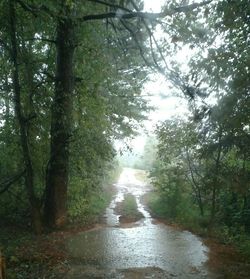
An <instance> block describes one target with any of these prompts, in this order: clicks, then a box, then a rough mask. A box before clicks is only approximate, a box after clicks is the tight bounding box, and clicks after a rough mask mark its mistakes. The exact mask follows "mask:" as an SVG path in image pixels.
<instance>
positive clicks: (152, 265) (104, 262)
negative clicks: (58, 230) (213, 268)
mask: <svg viewBox="0 0 250 279" xmlns="http://www.w3.org/2000/svg"><path fill="white" fill-rule="evenodd" d="M136 174H137V171H136V170H133V169H127V168H126V169H124V171H123V173H122V174H121V177H120V179H119V181H118V183H117V184H116V188H117V193H116V195H115V196H114V198H113V200H112V201H111V204H110V206H109V207H108V208H107V210H106V214H105V218H106V223H107V224H106V226H103V227H98V228H96V229H92V230H89V231H87V232H83V233H79V234H78V235H76V236H74V237H73V238H71V239H70V240H69V241H68V243H67V248H68V251H69V253H70V255H71V258H72V259H74V260H73V262H72V269H71V270H70V271H69V273H68V274H67V276H66V277H65V278H73V279H74V278H131V279H133V278H138V279H139V278H166V279H167V278H180V279H188V278H194V279H196V278H197V279H202V278H207V279H214V278H216V276H215V275H213V274H212V273H210V272H209V271H208V269H207V267H206V265H205V262H206V261H207V252H208V248H207V247H206V246H205V245H204V244H203V243H202V242H201V240H200V239H199V238H198V237H196V236H195V235H193V234H192V233H190V232H187V231H179V230H176V229H174V228H172V227H170V226H166V225H164V224H161V223H158V222H155V220H154V219H152V218H151V216H150V213H149V212H148V211H147V210H146V209H145V208H144V206H143V205H142V204H141V201H140V200H141V197H142V196H143V195H144V194H145V193H146V192H147V191H149V190H150V188H149V186H147V185H146V184H145V183H143V182H141V181H140V180H138V179H137V178H136ZM128 193H130V194H132V195H134V196H135V198H136V201H137V206H138V210H139V211H140V212H141V213H142V214H143V216H144V218H143V219H141V220H140V221H138V222H136V223H134V224H133V226H132V227H131V226H130V227H127V228H126V227H121V226H120V223H119V215H116V213H115V210H114V209H115V207H116V204H117V203H119V202H121V201H122V200H123V199H124V195H126V194H128Z"/></svg>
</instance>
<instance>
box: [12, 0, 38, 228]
mask: <svg viewBox="0 0 250 279" xmlns="http://www.w3.org/2000/svg"><path fill="white" fill-rule="evenodd" d="M9 15H10V37H11V60H12V63H13V66H14V67H13V72H12V75H13V77H12V78H13V91H14V107H15V115H16V118H17V121H18V124H19V130H20V131H19V132H20V142H21V147H22V153H23V159H24V163H25V170H26V174H25V186H26V190H27V193H28V199H29V203H30V207H31V218H32V225H33V229H34V231H35V233H37V234H40V233H41V231H42V223H41V214H40V206H39V205H40V203H39V201H38V199H37V197H36V195H35V191H34V174H33V166H32V161H31V155H30V150H29V140H28V136H27V131H28V126H27V121H26V119H25V117H24V116H23V112H22V104H21V87H20V80H19V67H18V51H17V39H16V13H15V6H14V2H13V0H9Z"/></svg>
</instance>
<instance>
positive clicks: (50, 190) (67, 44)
mask: <svg viewBox="0 0 250 279" xmlns="http://www.w3.org/2000/svg"><path fill="white" fill-rule="evenodd" d="M74 49H75V46H74V24H73V23H72V21H71V20H70V19H67V18H66V16H65V19H59V22H58V25H57V40H56V51H57V60H56V84H55V96H54V101H53V105H52V116H51V117H52V119H51V147H50V148H51V150H50V159H49V165H48V171H47V179H46V180H47V182H46V196H45V207H44V216H45V223H46V225H47V226H48V227H61V226H62V225H64V224H65V222H66V217H67V188H68V176H69V140H70V137H71V134H72V101H73V100H72V99H73V90H74V77H73V56H74Z"/></svg>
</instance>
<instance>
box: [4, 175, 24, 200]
mask: <svg viewBox="0 0 250 279" xmlns="http://www.w3.org/2000/svg"><path fill="white" fill-rule="evenodd" d="M25 172H26V170H23V171H22V172H20V173H18V174H16V175H15V176H13V177H11V178H8V179H6V180H5V181H3V182H1V183H0V195H1V194H3V193H4V192H6V191H8V189H9V188H10V186H11V185H12V184H14V183H15V182H17V181H18V180H19V179H20V178H21V177H22V176H23V175H24V174H25Z"/></svg>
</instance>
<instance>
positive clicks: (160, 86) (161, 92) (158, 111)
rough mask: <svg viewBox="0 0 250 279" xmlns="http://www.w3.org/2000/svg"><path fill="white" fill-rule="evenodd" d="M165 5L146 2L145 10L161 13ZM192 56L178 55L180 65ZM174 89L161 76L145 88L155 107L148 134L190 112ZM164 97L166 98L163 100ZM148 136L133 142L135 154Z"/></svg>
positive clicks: (160, 0) (155, 0)
mask: <svg viewBox="0 0 250 279" xmlns="http://www.w3.org/2000/svg"><path fill="white" fill-rule="evenodd" d="M164 3H165V0H144V10H145V11H152V12H160V11H161V6H162V5H163V4H164ZM158 36H161V32H159V31H158V33H157V37H158ZM189 55H190V53H189V51H188V49H184V50H183V51H181V52H179V53H178V55H177V56H178V61H179V62H180V63H182V62H183V64H184V61H187V58H188V56H189ZM172 93H173V89H171V85H170V83H169V82H168V81H167V80H166V78H164V77H163V76H162V75H160V74H154V75H152V76H151V80H150V81H148V82H147V83H146V84H145V85H144V88H143V95H150V97H148V98H147V99H148V102H149V104H150V105H152V106H154V107H155V110H154V111H152V112H150V113H149V120H148V121H146V122H145V123H144V124H145V128H146V130H147V132H148V134H152V133H153V131H154V129H155V125H156V124H157V123H159V121H164V120H166V119H169V118H172V117H174V116H176V115H179V116H180V115H184V114H186V113H187V112H188V110H187V102H186V100H184V99H181V98H178V97H174V96H173V95H172ZM162 96H165V98H163V97H162ZM145 138H146V134H145V133H144V131H143V130H142V131H141V135H140V136H138V137H136V138H135V139H134V140H132V141H131V143H130V146H131V147H132V148H133V151H134V152H135V153H141V152H142V151H143V148H144V143H145ZM117 147H118V148H120V147H122V143H121V142H119V143H118V144H117Z"/></svg>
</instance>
